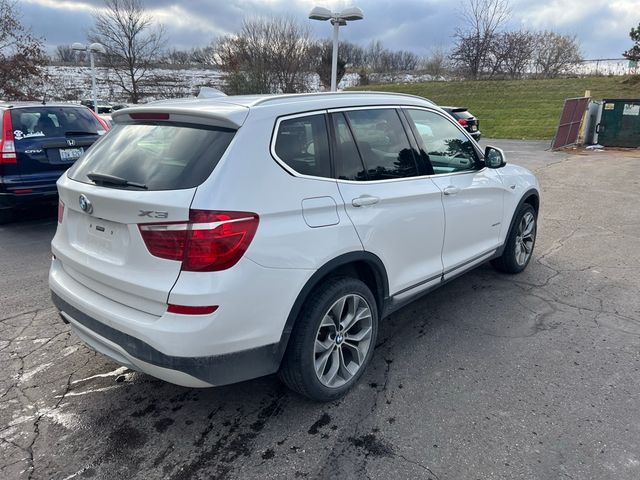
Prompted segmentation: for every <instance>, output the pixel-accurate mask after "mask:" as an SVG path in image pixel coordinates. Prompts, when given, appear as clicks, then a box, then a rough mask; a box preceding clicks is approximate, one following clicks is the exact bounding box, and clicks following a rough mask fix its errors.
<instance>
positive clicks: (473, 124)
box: [452, 108, 480, 133]
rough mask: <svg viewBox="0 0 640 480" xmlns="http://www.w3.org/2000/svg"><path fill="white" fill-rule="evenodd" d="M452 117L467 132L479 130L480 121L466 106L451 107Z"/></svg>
mask: <svg viewBox="0 0 640 480" xmlns="http://www.w3.org/2000/svg"><path fill="white" fill-rule="evenodd" d="M452 113H453V115H454V117H455V118H456V119H457V120H458V123H459V124H460V125H462V126H463V127H464V128H465V129H466V130H467V131H468V132H470V133H475V132H477V131H478V130H480V121H479V120H478V119H477V118H476V117H474V116H473V115H472V114H471V112H469V110H467V109H466V108H454V109H452Z"/></svg>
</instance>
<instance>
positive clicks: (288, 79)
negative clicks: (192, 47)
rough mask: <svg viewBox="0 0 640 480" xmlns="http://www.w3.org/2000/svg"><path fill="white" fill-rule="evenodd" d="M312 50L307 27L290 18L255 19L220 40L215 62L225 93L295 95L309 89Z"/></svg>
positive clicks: (247, 21)
mask: <svg viewBox="0 0 640 480" xmlns="http://www.w3.org/2000/svg"><path fill="white" fill-rule="evenodd" d="M311 46H312V42H311V40H310V34H309V30H308V27H306V26H301V25H299V24H298V23H297V22H296V21H295V20H294V19H293V18H290V17H288V18H284V19H282V18H258V19H254V20H246V21H245V22H244V23H243V25H242V29H241V30H240V32H239V33H238V34H236V35H228V36H226V37H223V38H221V39H219V41H218V42H217V44H216V46H215V61H216V65H217V66H218V67H219V68H220V69H221V70H222V71H223V72H224V74H225V90H226V91H227V93H295V92H301V91H306V90H307V88H308V86H307V77H308V75H307V74H308V73H309V71H311V58H310V54H309V53H310V49H311Z"/></svg>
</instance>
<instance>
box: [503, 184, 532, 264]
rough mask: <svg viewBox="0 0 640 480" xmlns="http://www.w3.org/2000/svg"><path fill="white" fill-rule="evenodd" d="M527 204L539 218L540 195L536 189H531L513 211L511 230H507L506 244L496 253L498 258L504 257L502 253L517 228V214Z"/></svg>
mask: <svg viewBox="0 0 640 480" xmlns="http://www.w3.org/2000/svg"><path fill="white" fill-rule="evenodd" d="M525 203H526V204H529V205H531V206H532V207H533V209H534V210H535V212H536V217H537V216H538V212H539V209H540V193H539V192H538V190H536V189H535V188H530V189H529V190H527V191H526V192H525V193H524V195H522V197H521V198H520V201H519V202H518V205H516V208H515V209H514V210H513V214H512V215H511V221H510V223H509V230H507V235H506V237H505V238H504V242H503V243H502V245H501V246H500V248H499V249H498V251H497V252H496V256H497V257H499V256H500V255H502V252H503V250H504V247H505V245H506V243H507V240H508V239H509V237H510V236H511V232H513V229H514V227H515V221H516V213H518V211H519V210H520V208H521V207H522V205H524V204H525Z"/></svg>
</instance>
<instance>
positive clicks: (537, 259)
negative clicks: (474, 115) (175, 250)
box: [0, 141, 640, 480]
mask: <svg viewBox="0 0 640 480" xmlns="http://www.w3.org/2000/svg"><path fill="white" fill-rule="evenodd" d="M496 144H497V145H498V146H502V147H504V148H505V149H506V152H507V155H508V157H509V159H510V160H511V161H513V162H514V163H520V164H522V165H525V166H527V167H529V168H531V169H532V170H534V171H535V172H536V173H537V175H538V176H539V179H540V182H541V184H542V194H543V197H542V207H541V213H540V223H539V232H538V241H537V245H536V251H535V254H534V259H533V261H532V263H531V264H530V266H529V268H528V269H527V270H526V271H525V272H524V273H523V274H520V275H518V276H505V275H501V274H498V273H496V272H494V271H493V270H492V269H491V268H490V267H489V266H486V265H485V266H482V267H480V268H478V269H477V270H475V271H473V272H471V273H469V274H467V275H465V276H463V277H460V278H459V279H457V280H456V281H454V282H452V283H450V284H448V285H446V286H445V287H443V288H441V289H440V290H437V291H435V292H434V293H432V294H431V295H429V296H427V297H425V298H423V299H421V300H419V301H417V302H415V303H413V304H411V305H409V306H408V307H406V308H404V309H403V310H401V311H399V312H397V313H396V314H394V315H393V316H392V317H390V318H389V319H388V320H387V321H386V322H385V323H384V324H383V326H382V328H381V332H380V338H379V343H378V345H377V348H376V352H375V355H374V359H373V363H372V365H371V366H370V367H369V369H368V371H367V373H366V374H365V376H364V378H363V380H362V381H361V383H360V384H359V386H358V387H357V388H355V389H354V390H353V391H352V392H351V393H350V394H349V395H347V396H346V397H345V398H344V399H342V400H340V401H337V402H334V403H330V404H316V403H311V402H309V401H307V400H305V399H303V398H301V397H299V396H297V395H295V394H293V393H290V392H289V391H287V390H286V389H285V388H284V387H282V386H281V385H280V383H279V382H278V380H277V379H276V378H275V377H266V378H262V379H258V380H255V381H250V382H245V383H242V384H238V385H232V386H228V387H223V388H213V389H206V390H196V389H187V388H182V387H177V386H173V385H170V384H167V383H164V382H162V381H158V380H155V379H153V378H151V377H149V376H145V375H142V374H138V373H135V372H131V371H129V370H126V369H125V368H120V367H119V366H118V365H116V364H114V363H112V362H111V361H109V360H108V359H106V358H105V357H103V356H101V355H99V354H96V353H94V352H93V351H91V350H90V349H88V348H86V347H85V346H83V345H82V344H81V343H80V342H79V340H78V339H77V338H76V337H75V336H74V335H72V334H71V333H70V331H69V328H68V327H67V326H66V325H64V324H63V323H62V322H61V321H60V320H59V317H58V315H57V313H56V311H55V309H54V308H53V307H52V305H51V302H50V298H49V291H48V288H47V270H48V266H49V258H50V253H49V242H50V239H51V237H52V235H53V233H54V230H55V226H56V221H55V211H53V210H51V211H48V210H44V211H39V212H37V213H36V212H34V211H32V212H29V213H28V214H25V216H24V218H23V219H22V220H21V221H19V222H17V223H13V224H10V225H5V226H2V227H0V271H1V272H2V275H1V276H0V299H1V306H0V318H1V319H2V320H0V362H1V363H0V365H1V366H2V371H1V373H0V478H2V479H72V478H76V479H86V478H95V479H120V478H141V479H142V478H144V479H170V480H186V479H197V478H207V479H210V478H215V479H222V478H225V479H232V478H238V479H253V478H260V479H265V478H267V479H271V478H308V479H322V478H347V479H350V478H354V479H360V478H371V479H388V478H394V479H397V480H400V479H416V478H420V479H433V480H445V479H451V480H460V479H471V480H476V479H482V480H485V479H559V478H568V479H610V478H615V479H621V480H624V479H638V478H640V379H639V378H640V376H639V367H640V352H639V347H640V295H639V293H640V208H639V204H640V151H635V152H629V151H627V152H623V151H607V152H601V153H591V152H589V153H587V152H563V153H550V152H545V151H544V148H546V146H547V143H546V142H517V141H497V142H496Z"/></svg>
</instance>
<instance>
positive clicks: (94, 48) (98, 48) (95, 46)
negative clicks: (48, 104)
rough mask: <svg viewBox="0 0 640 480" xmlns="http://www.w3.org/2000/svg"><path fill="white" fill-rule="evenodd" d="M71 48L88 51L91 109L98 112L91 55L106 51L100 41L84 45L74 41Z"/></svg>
mask: <svg viewBox="0 0 640 480" xmlns="http://www.w3.org/2000/svg"><path fill="white" fill-rule="evenodd" d="M71 48H72V49H73V50H78V51H81V52H89V60H90V62H91V96H92V97H93V111H94V112H96V113H98V91H97V88H96V66H95V60H94V58H93V55H94V54H95V53H106V50H105V48H104V46H103V45H102V44H100V43H92V44H91V45H84V44H82V43H79V42H76V43H74V44H73V45H71Z"/></svg>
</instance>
